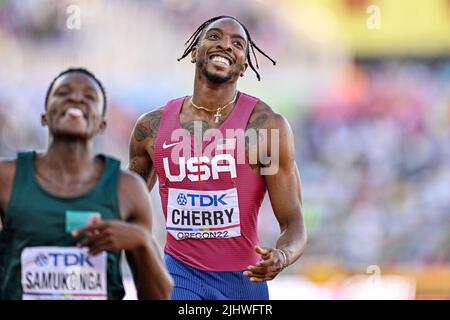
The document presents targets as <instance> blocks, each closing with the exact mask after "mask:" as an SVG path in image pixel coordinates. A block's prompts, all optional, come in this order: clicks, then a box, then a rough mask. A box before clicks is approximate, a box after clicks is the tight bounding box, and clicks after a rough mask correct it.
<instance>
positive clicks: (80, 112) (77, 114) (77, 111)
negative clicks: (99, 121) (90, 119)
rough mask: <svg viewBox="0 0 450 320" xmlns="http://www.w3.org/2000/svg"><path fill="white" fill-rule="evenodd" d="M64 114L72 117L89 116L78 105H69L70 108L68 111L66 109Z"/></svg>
mask: <svg viewBox="0 0 450 320" xmlns="http://www.w3.org/2000/svg"><path fill="white" fill-rule="evenodd" d="M62 116H63V117H64V116H69V117H71V118H85V119H86V118H87V117H86V114H85V113H84V112H83V110H81V109H80V108H78V107H74V106H72V107H69V108H68V109H66V111H64V113H63V114H62Z"/></svg>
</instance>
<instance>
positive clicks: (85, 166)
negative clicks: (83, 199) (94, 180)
mask: <svg viewBox="0 0 450 320" xmlns="http://www.w3.org/2000/svg"><path fill="white" fill-rule="evenodd" d="M92 150H93V144H92V142H91V141H88V142H86V140H78V139H60V138H58V139H51V142H50V146H49V148H48V149H47V151H46V152H45V153H44V155H43V157H42V162H43V164H44V165H45V166H47V167H48V169H50V170H54V171H58V172H61V173H62V172H66V173H69V174H81V173H83V172H88V171H90V170H92V164H93V154H92V153H93V151H92Z"/></svg>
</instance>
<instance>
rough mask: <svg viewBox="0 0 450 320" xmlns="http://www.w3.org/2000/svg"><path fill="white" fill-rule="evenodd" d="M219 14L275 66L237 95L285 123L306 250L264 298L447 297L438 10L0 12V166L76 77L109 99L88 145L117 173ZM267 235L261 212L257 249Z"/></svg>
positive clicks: (384, 5)
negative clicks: (94, 80) (142, 122)
mask: <svg viewBox="0 0 450 320" xmlns="http://www.w3.org/2000/svg"><path fill="white" fill-rule="evenodd" d="M71 5H75V6H76V7H75V9H74V7H70V6H71ZM373 6H375V7H373ZM69 7H70V8H69ZM68 8H69V9H68ZM78 8H79V10H80V11H79V13H80V18H81V20H80V21H81V28H80V29H71V28H69V27H68V26H67V23H68V19H69V18H70V17H71V14H72V13H73V12H75V11H72V10H78ZM68 10H69V11H68ZM221 14H229V15H233V16H236V17H237V18H238V19H240V20H241V21H242V22H243V23H244V24H246V25H247V27H248V29H249V30H250V32H251V34H252V38H253V39H254V40H255V42H256V43H257V44H258V45H259V46H260V47H261V48H262V49H263V50H265V51H266V52H267V53H268V54H269V55H270V56H272V57H274V58H275V60H277V62H278V63H277V66H276V67H273V66H271V65H270V63H269V62H267V61H265V59H264V58H262V57H261V58H260V59H259V60H260V65H261V69H260V71H261V74H262V81H261V82H258V81H257V80H256V77H255V76H254V74H252V72H251V71H250V70H249V72H247V74H246V76H245V77H244V78H243V79H242V80H241V81H240V85H239V87H240V90H242V91H245V92H248V93H250V94H252V95H256V96H258V97H260V98H261V99H262V100H264V101H265V102H267V103H268V104H269V105H271V106H272V107H273V108H274V109H276V110H277V111H279V112H280V113H282V114H283V115H285V116H286V117H287V118H288V119H289V121H290V123H291V125H292V127H293V130H294V133H295V137H296V154H297V163H298V166H299V168H300V173H301V176H302V184H303V198H304V199H303V200H304V214H305V219H306V224H307V227H308V233H309V243H308V247H307V250H306V252H305V254H304V256H303V257H302V258H301V259H300V260H299V261H298V262H297V263H296V264H294V265H293V266H291V267H290V268H289V269H287V270H285V271H284V272H283V273H282V275H280V276H279V277H278V278H277V279H275V280H274V281H272V282H271V283H270V291H271V297H272V298H273V299H380V298H384V299H449V298H450V232H449V230H450V161H449V155H450V1H449V0H429V1H426V0H409V1H408V0H396V1H391V0H247V1H239V0H229V1H200V0H151V1H150V0H148V1H144V0H142V1H138V0H131V1H118V0H108V1H106V0H90V1H87V0H79V1H76V0H72V1H68V0H57V1H56V0H53V1H51V0H42V1H38V0H20V1H13V0H0V61H1V66H0V156H1V157H10V156H14V154H15V152H16V150H17V149H31V148H33V149H34V148H35V149H43V148H44V147H45V146H46V143H47V134H46V132H47V131H46V129H44V128H42V127H41V126H40V114H41V113H42V111H43V108H44V97H45V93H46V90H47V87H48V85H49V83H50V81H51V80H52V79H53V77H54V76H55V75H56V74H58V73H59V72H60V71H62V70H63V69H66V68H68V67H70V66H84V67H87V68H88V69H91V70H92V71H93V72H94V73H95V74H96V75H97V76H98V77H99V79H101V81H102V82H103V83H104V85H105V87H106V90H107V94H108V99H109V107H108V108H109V110H108V115H107V117H108V121H109V127H108V129H107V131H106V134H105V135H103V136H102V137H100V138H99V139H98V141H97V144H96V148H97V150H98V151H99V152H106V153H109V154H112V155H114V156H116V157H118V158H120V159H121V160H122V161H123V165H124V166H125V165H126V163H127V152H128V139H129V136H130V132H131V128H132V126H133V124H134V121H135V120H136V119H137V117H138V115H139V114H141V113H143V112H146V111H149V110H152V109H154V108H156V107H157V106H160V105H162V104H163V103H164V102H166V101H167V100H169V99H171V98H174V97H178V96H181V95H189V94H191V92H192V86H193V71H194V68H193V65H192V64H191V63H189V61H188V60H183V61H182V62H177V61H176V58H178V57H179V56H180V55H181V53H182V52H183V50H184V45H183V44H184V42H185V41H186V40H187V38H188V37H189V36H190V35H191V33H192V32H193V31H194V30H195V29H196V28H197V26H198V25H199V24H200V23H201V22H203V21H204V20H206V19H208V18H210V17H212V16H216V15H221ZM378 18H380V20H377V19H378ZM374 21H375V25H374V24H373V23H374ZM377 21H378V22H381V23H380V24H378V25H377V24H376V22H377ZM155 189H156V188H155ZM151 197H152V199H153V204H154V205H153V206H154V215H155V223H154V224H155V226H154V232H155V234H156V235H157V237H158V239H159V241H160V243H161V246H163V244H164V241H165V239H164V238H165V237H164V223H163V215H162V211H161V209H160V204H159V196H158V194H157V193H156V192H152V194H151ZM277 236H278V227H277V223H276V220H275V218H274V217H273V213H272V211H271V208H270V202H269V201H267V199H266V200H265V202H264V205H263V208H262V211H261V216H260V239H261V243H262V244H263V245H268V246H273V245H274V243H275V240H276V238H277ZM124 267H125V274H126V275H127V284H129V285H130V287H129V292H128V296H127V298H130V299H131V298H133V297H134V293H133V291H132V282H131V280H130V278H129V272H128V271H127V269H126V266H125V265H124Z"/></svg>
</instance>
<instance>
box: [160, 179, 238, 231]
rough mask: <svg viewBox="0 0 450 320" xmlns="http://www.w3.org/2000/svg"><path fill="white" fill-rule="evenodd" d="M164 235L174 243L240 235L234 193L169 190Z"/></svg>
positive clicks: (231, 190)
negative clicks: (167, 234)
mask: <svg viewBox="0 0 450 320" xmlns="http://www.w3.org/2000/svg"><path fill="white" fill-rule="evenodd" d="M166 229H167V231H168V232H169V233H170V234H171V235H172V236H173V237H174V238H175V239H177V240H183V239H216V238H232V237H239V236H240V235H241V224H240V219H239V202H238V196H237V189H236V188H233V189H228V190H219V191H198V190H185V189H173V188H169V197H168V201H167V221H166Z"/></svg>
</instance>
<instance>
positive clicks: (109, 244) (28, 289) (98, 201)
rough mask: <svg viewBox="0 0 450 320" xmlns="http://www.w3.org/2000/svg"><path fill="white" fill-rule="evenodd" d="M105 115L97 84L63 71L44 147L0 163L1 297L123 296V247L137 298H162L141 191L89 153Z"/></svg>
mask: <svg viewBox="0 0 450 320" xmlns="http://www.w3.org/2000/svg"><path fill="white" fill-rule="evenodd" d="M105 111H106V95H105V91H104V89H103V86H102V84H101V82H100V81H99V80H98V79H97V78H96V77H95V76H94V75H93V74H92V73H90V72H89V71H87V70H85V69H68V70H66V71H64V72H63V73H61V74H60V75H58V76H57V77H56V78H55V79H54V80H53V82H52V84H51V85H50V87H49V89H48V92H47V97H46V102H45V113H44V114H43V115H42V119H41V120H42V124H43V125H44V126H47V127H48V130H49V146H48V148H47V150H45V151H44V152H42V153H37V152H35V151H32V152H19V153H18V156H17V158H16V159H14V160H2V161H0V215H1V220H2V225H3V229H2V230H1V233H0V299H122V298H123V297H124V293H125V292H124V287H123V283H122V274H121V269H120V256H121V251H122V250H124V251H125V253H126V257H127V260H128V262H129V264H130V267H131V270H132V273H133V277H134V280H135V284H136V288H137V295H138V298H140V299H167V298H168V297H169V295H170V292H171V289H172V280H171V278H170V276H169V275H168V273H167V271H166V269H165V266H164V263H163V261H162V259H161V257H160V255H159V252H158V248H157V246H156V242H155V241H154V238H153V236H152V234H151V227H152V219H151V211H150V203H149V199H148V195H147V191H146V186H145V184H144V183H143V182H142V179H140V178H139V177H138V176H137V175H136V174H134V173H131V172H129V171H125V170H121V169H120V162H119V161H118V160H116V159H114V158H112V157H109V156H105V155H102V154H100V155H94V154H93V142H94V138H95V136H96V135H97V134H99V133H101V132H102V131H104V129H105V127H106V121H105Z"/></svg>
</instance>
